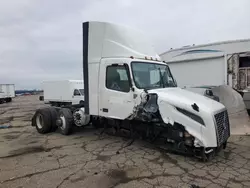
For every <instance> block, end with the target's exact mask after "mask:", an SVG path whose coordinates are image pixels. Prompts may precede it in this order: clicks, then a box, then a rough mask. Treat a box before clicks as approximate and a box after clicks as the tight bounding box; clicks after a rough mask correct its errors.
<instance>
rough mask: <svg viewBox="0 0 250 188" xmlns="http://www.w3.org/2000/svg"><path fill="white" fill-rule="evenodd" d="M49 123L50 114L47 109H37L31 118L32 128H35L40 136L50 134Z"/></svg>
mask: <svg viewBox="0 0 250 188" xmlns="http://www.w3.org/2000/svg"><path fill="white" fill-rule="evenodd" d="M51 122H52V121H51V113H50V110H49V109H48V108H41V109H38V110H37V111H36V113H35V115H34V116H33V118H32V126H35V127H36V130H37V132H39V133H40V134H46V133H48V132H50V130H51V126H52V125H51Z"/></svg>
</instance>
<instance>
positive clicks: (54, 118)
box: [48, 107, 58, 132]
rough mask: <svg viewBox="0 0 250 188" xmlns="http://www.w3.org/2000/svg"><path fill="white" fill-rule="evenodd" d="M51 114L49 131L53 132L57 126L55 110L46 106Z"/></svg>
mask: <svg viewBox="0 0 250 188" xmlns="http://www.w3.org/2000/svg"><path fill="white" fill-rule="evenodd" d="M48 109H49V111H50V114H51V131H52V132H54V131H56V129H57V128H58V127H57V125H56V120H57V111H56V109H55V108H53V107H50V108H48Z"/></svg>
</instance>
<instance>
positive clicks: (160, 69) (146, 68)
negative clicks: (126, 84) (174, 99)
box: [132, 62, 177, 89]
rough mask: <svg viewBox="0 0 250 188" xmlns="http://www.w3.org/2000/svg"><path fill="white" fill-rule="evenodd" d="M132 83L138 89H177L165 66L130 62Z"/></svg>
mask: <svg viewBox="0 0 250 188" xmlns="http://www.w3.org/2000/svg"><path fill="white" fill-rule="evenodd" d="M132 73H133V77H134V82H135V85H136V87H137V88H139V89H156V88H165V87H177V86H176V84H175V81H174V78H173V77H172V74H171V72H170V69H169V67H168V66H167V65H163V64H156V63H147V62H132Z"/></svg>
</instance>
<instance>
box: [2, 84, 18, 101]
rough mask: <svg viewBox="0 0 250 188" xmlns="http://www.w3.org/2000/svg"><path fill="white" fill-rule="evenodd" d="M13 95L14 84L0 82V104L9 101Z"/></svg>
mask: <svg viewBox="0 0 250 188" xmlns="http://www.w3.org/2000/svg"><path fill="white" fill-rule="evenodd" d="M14 97H15V85H14V84H0V104H2V103H4V102H6V103H7V102H11V101H12V98H14Z"/></svg>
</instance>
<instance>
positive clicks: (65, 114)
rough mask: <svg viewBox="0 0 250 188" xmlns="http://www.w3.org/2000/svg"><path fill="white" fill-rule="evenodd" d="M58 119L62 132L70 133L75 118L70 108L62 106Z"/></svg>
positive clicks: (64, 133)
mask: <svg viewBox="0 0 250 188" xmlns="http://www.w3.org/2000/svg"><path fill="white" fill-rule="evenodd" d="M56 121H57V126H58V129H59V131H60V133H61V134H63V135H69V134H70V133H71V132H72V128H73V122H74V120H73V115H72V112H71V110H70V109H67V108H62V109H61V110H60V111H59V113H58V118H57V120H56Z"/></svg>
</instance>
